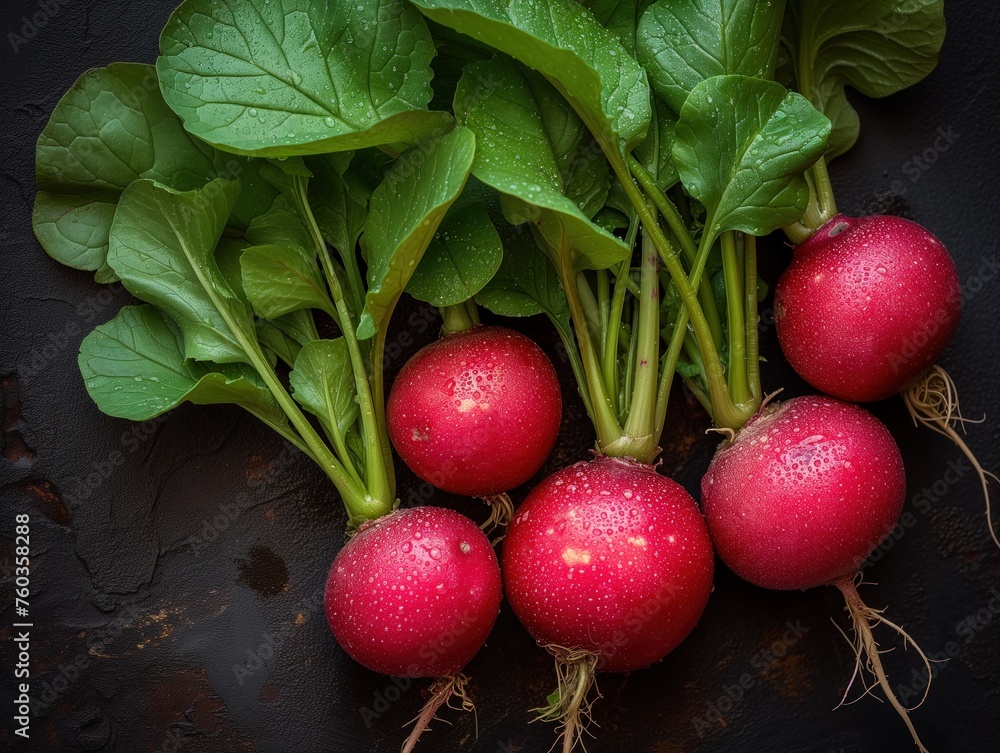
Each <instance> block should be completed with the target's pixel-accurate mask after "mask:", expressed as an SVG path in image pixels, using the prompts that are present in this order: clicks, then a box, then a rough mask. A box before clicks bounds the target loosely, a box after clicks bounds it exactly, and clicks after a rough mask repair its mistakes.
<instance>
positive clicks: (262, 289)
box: [240, 246, 335, 319]
mask: <svg viewBox="0 0 1000 753" xmlns="http://www.w3.org/2000/svg"><path fill="white" fill-rule="evenodd" d="M240 266H241V267H242V269H243V290H244V291H245V293H246V296H247V299H248V300H249V301H250V304H251V305H252V306H253V310H254V311H255V312H256V313H257V315H258V316H260V317H262V318H264V319H276V318H277V317H279V316H283V315H285V314H288V313H291V312H292V311H300V310H302V309H321V310H323V311H326V312H327V313H328V314H330V315H331V316H333V315H334V313H335V310H334V308H333V303H332V302H331V301H330V297H329V295H327V292H326V284H325V283H324V282H323V278H322V276H321V275H320V271H319V266H318V264H317V262H316V257H315V255H314V254H311V253H310V252H308V251H306V250H305V249H304V248H300V247H298V246H253V247H252V248H248V249H247V250H246V251H244V252H243V256H242V257H240Z"/></svg>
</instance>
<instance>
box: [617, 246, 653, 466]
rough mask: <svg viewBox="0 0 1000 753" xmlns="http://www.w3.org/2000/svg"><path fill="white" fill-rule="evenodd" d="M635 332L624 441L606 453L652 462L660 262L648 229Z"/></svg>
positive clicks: (643, 254) (643, 249)
mask: <svg viewBox="0 0 1000 753" xmlns="http://www.w3.org/2000/svg"><path fill="white" fill-rule="evenodd" d="M641 264H642V266H641V270H642V271H641V277H640V297H639V303H638V309H639V314H638V323H637V330H638V334H637V336H636V354H635V361H633V362H632V363H634V364H635V367H634V368H635V380H634V382H633V384H632V399H631V401H630V404H629V412H628V419H627V420H626V423H625V427H624V430H625V436H624V437H623V439H624V440H625V442H624V443H619V444H617V445H615V446H612V447H609V448H607V454H609V455H616V456H617V457H632V458H635V459H636V460H638V461H640V462H642V463H649V462H652V460H653V457H654V456H655V455H656V447H657V444H658V443H659V437H658V436H655V435H654V434H653V427H654V426H655V423H656V378H657V371H658V368H659V365H660V364H659V348H660V274H659V273H660V262H659V258H658V256H657V253H656V248H655V247H654V246H653V244H652V242H651V241H650V240H649V233H643V234H642V262H641Z"/></svg>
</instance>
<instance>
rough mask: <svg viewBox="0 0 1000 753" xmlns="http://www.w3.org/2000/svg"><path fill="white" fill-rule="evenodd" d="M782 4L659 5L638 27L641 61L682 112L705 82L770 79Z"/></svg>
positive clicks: (677, 1) (683, 0) (685, 0)
mask: <svg viewBox="0 0 1000 753" xmlns="http://www.w3.org/2000/svg"><path fill="white" fill-rule="evenodd" d="M784 5H785V4H784V2H783V0H658V2H656V3H653V5H651V6H650V7H649V8H648V9H647V10H646V12H645V13H643V14H642V20H641V21H640V22H639V32H638V39H637V41H636V47H637V53H638V57H639V62H641V63H642V64H643V66H645V68H646V70H647V71H648V72H649V79H650V83H651V85H652V87H653V90H654V91H655V92H656V93H657V95H658V96H660V97H662V98H663V101H664V102H666V103H667V104H668V105H669V106H670V108H671V109H672V110H673V111H674V112H676V113H679V112H680V111H681V107H683V105H684V100H685V99H687V96H688V94H690V93H691V90H692V89H694V87H695V86H696V85H697V84H698V83H699V82H701V81H704V80H705V79H707V78H712V76H722V75H725V74H727V73H733V74H740V75H743V76H751V77H753V78H771V76H772V75H773V72H774V64H775V60H776V58H777V55H778V42H779V40H780V38H781V19H782V12H783V10H784Z"/></svg>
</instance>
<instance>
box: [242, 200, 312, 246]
mask: <svg viewBox="0 0 1000 753" xmlns="http://www.w3.org/2000/svg"><path fill="white" fill-rule="evenodd" d="M246 239H247V240H248V241H249V242H250V243H251V244H253V245H255V246H289V247H291V246H296V247H298V248H312V247H313V238H312V235H310V234H309V229H308V228H307V227H306V225H305V222H303V221H302V216H301V215H300V214H299V213H298V210H296V209H294V208H292V206H290V205H289V203H288V200H287V199H286V198H285V197H284V196H279V197H278V198H276V199H275V200H274V203H273V204H272V205H271V208H270V209H268V210H267V212H265V213H264V214H261V215H260V216H258V217H255V218H254V221H253V222H251V223H250V227H248V228H247V232H246Z"/></svg>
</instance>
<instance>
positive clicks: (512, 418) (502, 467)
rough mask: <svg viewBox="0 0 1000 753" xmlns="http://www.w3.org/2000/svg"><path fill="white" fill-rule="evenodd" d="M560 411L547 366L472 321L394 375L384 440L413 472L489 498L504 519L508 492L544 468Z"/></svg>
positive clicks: (533, 351)
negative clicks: (388, 438)
mask: <svg viewBox="0 0 1000 753" xmlns="http://www.w3.org/2000/svg"><path fill="white" fill-rule="evenodd" d="M561 417H562V398H561V395H560V391H559V381H558V378H557V377H556V372H555V369H554V368H553V366H552V362H551V361H549V359H548V357H547V356H546V355H545V353H544V352H542V349H541V348H539V347H538V346H537V345H536V344H535V343H534V342H532V341H531V340H530V339H528V338H527V337H525V336H524V335H522V334H520V333H518V332H514V331H513V330H510V329H507V328H505V327H487V326H477V327H473V328H471V329H467V330H465V331H462V332H456V333H455V334H450V335H447V336H445V337H444V338H442V339H440V340H438V341H437V342H433V343H431V344H430V345H428V346H426V347H425V348H423V349H421V350H420V351H419V352H418V353H417V354H416V355H414V356H413V357H412V358H411V359H410V360H409V361H408V362H407V363H406V365H405V366H403V369H402V370H401V371H400V372H399V376H397V377H396V381H395V382H394V383H393V385H392V391H391V392H390V394H389V400H388V404H387V407H386V419H387V424H388V429H389V437H390V439H391V440H392V443H393V446H394V447H395V448H396V451H397V452H398V453H399V455H400V457H401V458H402V459H403V462H404V463H406V465H407V466H409V467H410V469H411V470H413V472H414V473H416V474H417V475H418V476H419V477H420V478H422V479H424V480H425V481H427V482H429V483H431V484H433V485H434V486H437V487H438V488H440V489H444V490H445V491H449V492H452V493H455V494H464V495H467V496H470V497H482V498H484V499H486V500H487V501H488V502H490V503H491V505H492V506H493V516H494V518H496V519H499V520H502V521H504V522H506V521H507V520H509V519H510V514H511V513H510V510H511V503H510V499H509V498H508V497H507V495H506V494H505V492H506V491H507V490H508V489H513V488H514V487H516V486H520V485H521V484H523V483H524V482H525V481H527V480H528V479H529V478H531V477H532V476H533V475H534V474H535V473H536V472H537V471H538V469H539V468H541V467H542V463H544V462H545V459H546V458H547V457H548V455H549V452H551V450H552V447H553V445H554V444H555V441H556V436H557V434H558V433H559V422H560V420H561Z"/></svg>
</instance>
